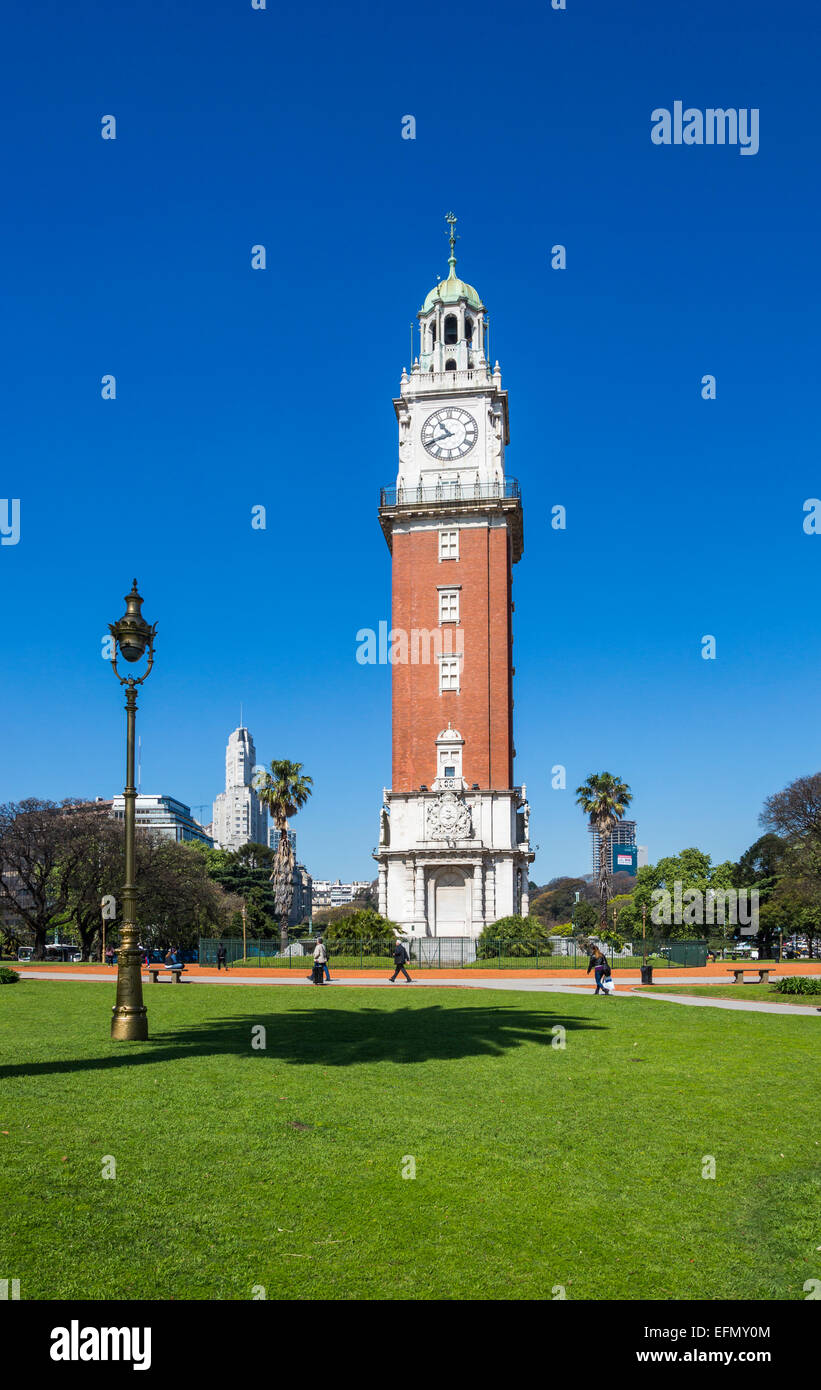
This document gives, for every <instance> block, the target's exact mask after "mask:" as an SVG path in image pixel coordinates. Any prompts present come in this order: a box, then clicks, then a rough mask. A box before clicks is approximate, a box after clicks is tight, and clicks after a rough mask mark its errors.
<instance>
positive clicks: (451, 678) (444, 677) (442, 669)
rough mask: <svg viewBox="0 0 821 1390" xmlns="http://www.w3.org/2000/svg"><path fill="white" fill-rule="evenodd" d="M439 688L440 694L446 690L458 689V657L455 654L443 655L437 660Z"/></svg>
mask: <svg viewBox="0 0 821 1390" xmlns="http://www.w3.org/2000/svg"><path fill="white" fill-rule="evenodd" d="M439 690H440V692H441V693H442V694H444V693H445V692H446V691H449V690H453V691H457V692H458V690H459V658H458V657H456V656H447V657H443V658H442V660H441V661H440V662H439Z"/></svg>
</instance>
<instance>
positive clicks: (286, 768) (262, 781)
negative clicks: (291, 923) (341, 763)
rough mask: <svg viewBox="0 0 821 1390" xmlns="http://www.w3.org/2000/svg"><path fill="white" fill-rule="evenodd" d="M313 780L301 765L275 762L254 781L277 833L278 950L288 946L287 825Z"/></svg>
mask: <svg viewBox="0 0 821 1390" xmlns="http://www.w3.org/2000/svg"><path fill="white" fill-rule="evenodd" d="M312 787H313V778H312V777H308V776H306V775H305V774H304V773H303V771H302V763H291V762H288V761H287V760H284V759H280V760H277V759H276V758H275V759H274V761H273V762H272V763H271V767H270V771H267V772H266V771H264V770H263V771H260V772H259V773H258V774H257V775H256V776H255V777H254V788H255V790H256V793H257V796H258V797H259V799H260V801H261V802H262V804H263V806H267V807H268V810H269V811H270V813H271V818H272V820H273V822H274V826H275V827H276V829H277V830H278V831H279V844H278V845H277V847H276V853H275V854H274V866H273V869H272V871H271V883H273V885H274V914H275V916H277V917H278V918H279V948H280V951H284V950H285V949H286V948H287V946H288V913H289V912H290V910H291V903H292V902H293V899H294V850H293V846H292V844H291V841H290V839H289V837H288V821H289V819H290V817H291V816H295V815H296V813H297V811H301V810H302V807H303V806H304V805H305V803H306V801H307V800H308V797H309V796H310V795H311V789H312Z"/></svg>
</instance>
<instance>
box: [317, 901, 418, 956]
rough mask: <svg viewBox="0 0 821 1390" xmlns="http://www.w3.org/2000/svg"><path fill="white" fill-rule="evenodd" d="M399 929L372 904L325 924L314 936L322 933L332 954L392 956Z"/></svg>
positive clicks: (329, 952)
mask: <svg viewBox="0 0 821 1390" xmlns="http://www.w3.org/2000/svg"><path fill="white" fill-rule="evenodd" d="M398 931H399V928H398V927H397V926H396V924H395V923H394V922H391V921H389V920H388V918H387V917H380V915H379V913H378V912H375V911H374V909H373V908H372V907H362V908H359V909H358V910H357V911H355V912H349V913H347V914H346V916H344V917H339V918H337V920H336V921H335V922H328V923H327V924H322V925H321V927H319V929H318V931H316V932H315V935H321V936H322V940H323V941H324V942H325V945H326V947H327V949H328V954H329V955H333V954H336V955H340V954H345V953H347V952H350V954H351V955H359V954H360V952H361V954H362V955H364V956H392V955H393V948H394V943H395V942H396V934H397V932H398Z"/></svg>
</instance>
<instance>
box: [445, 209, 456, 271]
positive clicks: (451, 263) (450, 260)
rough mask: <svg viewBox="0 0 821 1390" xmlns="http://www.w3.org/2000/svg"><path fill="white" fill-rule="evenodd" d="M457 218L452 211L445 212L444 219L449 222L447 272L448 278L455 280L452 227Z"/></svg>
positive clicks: (454, 250) (454, 243)
mask: <svg viewBox="0 0 821 1390" xmlns="http://www.w3.org/2000/svg"><path fill="white" fill-rule="evenodd" d="M458 220H459V219H458V217H454V215H453V213H452V212H449V213H447V214H446V216H445V221H446V222H449V223H450V255H449V257H448V265H449V266H450V271H449V273H448V279H449V280H455V278H456V232H455V231H454V228H455V226H456V223H457V222H458Z"/></svg>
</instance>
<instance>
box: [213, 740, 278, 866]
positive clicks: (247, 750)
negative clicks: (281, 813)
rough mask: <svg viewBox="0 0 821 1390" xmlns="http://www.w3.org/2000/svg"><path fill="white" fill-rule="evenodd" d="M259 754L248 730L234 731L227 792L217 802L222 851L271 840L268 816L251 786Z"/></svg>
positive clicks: (228, 756) (216, 824) (216, 832)
mask: <svg viewBox="0 0 821 1390" xmlns="http://www.w3.org/2000/svg"><path fill="white" fill-rule="evenodd" d="M256 759H257V753H256V749H255V747H254V740H253V739H252V737H251V735H250V733H249V732H248V730H247V729H243V728H240V729H235V730H234V732H233V733H232V735H231V737H230V738H229V740H228V745H227V747H226V749H225V791H224V792H220V794H219V796H217V797H216V799H215V801H214V821H213V835H214V840H215V842H216V844H217V846H218V848H219V849H233V850H237V849H241V848H242V846H243V845H246V844H248V842H249V841H251V842H252V843H253V844H258V845H264V844H266V843H267V840H268V812H267V810H266V809H265V807H264V806H262V805H261V804H260V800H259V797H258V796H257V794H256V792H255V791H254V789H253V787H252V785H251V782H252V779H253V775H254V767H255V765H256Z"/></svg>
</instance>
